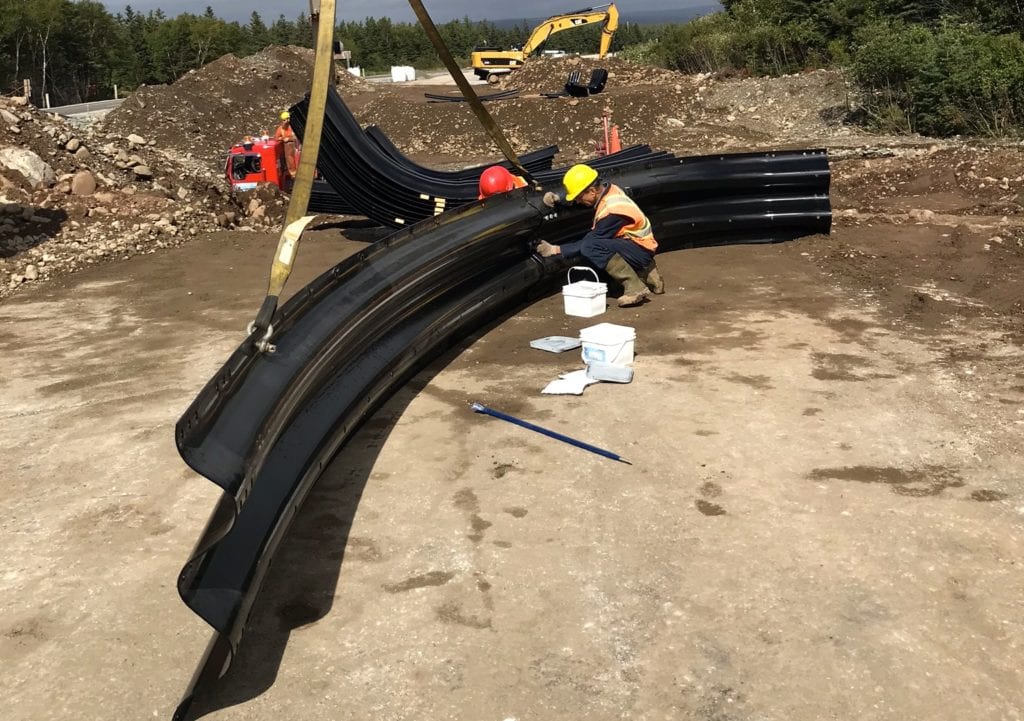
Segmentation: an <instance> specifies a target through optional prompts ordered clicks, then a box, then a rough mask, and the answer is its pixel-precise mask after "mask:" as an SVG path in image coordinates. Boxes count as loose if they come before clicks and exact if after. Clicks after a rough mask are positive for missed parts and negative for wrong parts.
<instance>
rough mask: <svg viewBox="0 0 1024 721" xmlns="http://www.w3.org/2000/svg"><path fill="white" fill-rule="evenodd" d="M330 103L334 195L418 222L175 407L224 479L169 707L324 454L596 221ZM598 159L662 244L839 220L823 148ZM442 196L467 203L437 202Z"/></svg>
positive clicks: (192, 569)
mask: <svg viewBox="0 0 1024 721" xmlns="http://www.w3.org/2000/svg"><path fill="white" fill-rule="evenodd" d="M329 108H330V110H329V123H328V126H329V128H327V129H325V134H324V139H325V146H324V148H323V149H322V151H321V152H322V156H321V157H322V159H324V161H325V162H323V163H321V164H320V168H321V171H322V172H323V175H324V176H325V178H326V179H327V181H328V182H330V183H331V185H332V186H333V187H334V189H335V190H336V191H337V192H338V195H339V196H341V197H343V198H344V199H345V201H346V202H351V203H352V206H353V207H357V208H359V209H360V211H361V212H364V213H365V214H366V215H368V216H370V217H373V218H380V219H391V220H392V222H393V221H394V219H395V218H401V219H403V220H406V219H413V218H417V217H419V218H426V220H424V221H423V222H420V223H418V224H416V225H413V226H412V227H409V228H405V229H402V230H399V231H398V232H396V233H394V234H393V235H391V236H389V237H387V238H385V239H383V240H381V241H378V242H376V243H373V244H371V245H369V246H367V247H366V248H365V249H364V250H362V251H360V252H359V253H357V254H355V255H354V256H351V257H349V258H346V259H345V260H343V261H342V262H341V263H339V264H338V265H337V266H335V267H334V268H332V269H331V270H329V271H327V272H325V273H324V274H323V275H321V276H320V277H319V278H317V279H316V280H315V281H313V282H312V283H310V284H309V285H308V286H307V287H306V288H304V289H303V290H301V291H299V292H297V293H296V294H295V295H294V296H292V298H291V299H290V300H289V301H288V302H287V303H286V304H285V305H284V306H283V307H282V308H281V309H280V310H279V311H278V313H277V314H276V316H275V318H274V321H273V329H274V331H273V337H272V338H271V342H272V343H273V345H274V346H275V347H276V350H275V351H274V352H273V353H266V352H263V351H261V350H259V348H258V346H257V341H259V340H260V338H258V337H257V334H255V333H254V334H253V335H251V336H250V337H249V338H247V339H246V340H245V341H244V342H243V343H242V345H241V346H240V347H239V348H238V349H237V350H236V351H235V352H234V354H233V355H232V356H231V357H230V358H229V359H228V360H227V362H226V363H225V364H224V366H223V368H221V370H220V371H219V372H218V373H217V374H216V375H215V376H214V377H213V378H212V379H211V380H210V381H209V383H208V384H207V385H206V387H205V388H203V390H202V391H201V392H200V393H199V395H198V396H197V398H196V399H195V401H193V403H192V405H191V406H190V407H189V408H188V410H187V411H186V412H185V414H184V415H183V416H182V417H181V419H180V420H179V421H178V424H177V427H176V441H177V446H178V450H179V453H180V454H181V456H182V458H183V459H184V460H185V461H186V462H187V463H188V464H189V465H190V466H191V467H192V468H193V469H195V470H196V471H197V472H198V473H200V474H202V475H203V476H205V477H206V478H208V479H210V480H211V481H213V482H214V483H215V484H217V485H218V486H219V487H220V488H221V489H222V490H223V492H224V495H223V497H222V499H221V501H220V503H219V504H218V506H217V507H216V508H215V509H214V512H213V514H212V516H211V518H210V521H209V523H208V525H207V527H206V530H205V531H204V532H203V535H202V536H201V538H200V539H199V541H198V543H197V545H196V547H195V550H194V551H193V553H192V556H191V558H190V559H189V561H188V563H187V564H186V565H185V567H184V569H183V570H182V572H181V574H180V576H179V578H178V590H179V593H180V594H181V597H182V599H183V600H184V601H185V603H186V604H187V605H188V606H189V607H190V608H191V609H192V610H193V611H195V612H196V613H197V614H199V615H200V616H201V617H202V618H203V619H204V620H206V621H207V622H208V623H209V624H210V625H211V626H212V628H213V630H214V634H213V638H212V640H211V642H210V645H209V647H208V648H207V652H206V654H205V656H204V657H203V660H202V661H201V662H200V664H199V668H198V670H197V671H196V673H195V675H194V676H193V678H192V681H191V683H190V684H189V687H188V690H187V692H186V695H185V698H184V699H183V701H182V703H181V705H180V706H179V707H178V709H177V711H176V714H175V717H176V718H179V719H183V718H185V717H186V715H187V714H188V709H189V706H190V703H191V701H192V698H193V695H194V693H196V692H197V691H199V690H200V689H202V688H203V687H205V686H207V685H208V684H210V683H212V682H213V681H215V680H216V679H217V678H218V677H219V675H220V674H221V673H223V671H224V670H225V669H226V668H227V666H228V665H229V664H230V662H231V659H232V658H233V656H234V654H235V650H236V648H237V646H238V643H239V642H240V640H241V638H242V634H243V630H244V628H245V624H246V621H247V619H248V617H249V613H250V610H251V609H252V607H253V601H254V599H255V598H256V595H257V594H258V592H259V590H260V587H261V585H262V584H263V581H264V578H265V576H266V573H267V569H268V567H269V564H270V561H271V559H272V557H273V555H274V553H275V551H276V550H277V547H278V545H279V544H280V542H281V539H282V538H283V536H284V534H285V532H286V531H287V529H288V526H289V524H290V523H291V521H292V519H293V517H294V516H295V514H296V513H297V511H298V509H299V508H300V506H301V504H302V501H303V499H304V498H305V497H306V495H307V494H308V492H309V490H310V488H311V487H312V486H313V484H314V483H315V482H316V480H317V478H318V477H319V476H320V473H321V471H322V469H324V468H325V467H326V466H327V463H328V461H329V460H330V459H331V457H332V456H333V455H334V454H335V453H336V452H337V451H338V449H339V448H341V447H342V446H343V444H344V443H345V442H346V441H347V440H348V439H349V438H350V437H351V436H352V434H353V433H354V432H355V430H356V429H357V428H358V426H359V424H360V423H362V422H363V421H365V420H366V419H367V418H368V417H369V416H370V414H371V413H372V412H373V411H374V410H375V409H376V408H377V407H378V406H379V405H380V404H381V403H383V402H384V401H385V400H386V399H387V398H388V397H389V396H390V395H391V394H392V393H393V392H394V391H395V390H397V389H398V388H399V387H401V385H402V384H404V383H405V382H406V381H407V380H408V379H409V378H410V377H411V376H412V375H413V374H414V373H415V372H416V371H417V370H419V369H420V368H422V367H423V366H424V364H426V363H427V362H428V361H430V360H431V359H432V358H434V357H435V356H436V355H438V354H439V353H441V352H443V351H445V350H447V349H449V348H451V347H452V344H454V343H456V342H458V341H459V340H460V339H462V338H464V337H466V336H467V335H468V334H470V333H472V332H474V331H476V330H477V329H478V328H480V327H481V326H482V325H484V324H486V323H489V322H492V321H493V320H494V319H495V318H497V317H500V315H501V314H502V313H507V312H509V311H510V310H513V309H515V308H516V307H519V306H521V305H522V304H524V303H526V302H528V301H529V300H530V299H531V298H533V297H536V295H537V294H541V293H544V292H547V291H548V290H549V289H551V288H552V287H553V284H557V283H558V282H559V277H560V275H561V270H562V268H563V267H564V261H558V262H556V261H553V260H551V259H547V260H543V259H541V258H539V257H538V256H537V255H535V254H533V247H534V244H535V242H536V241H537V240H538V239H540V238H544V239H547V240H549V241H551V242H553V243H556V244H560V243H562V242H566V241H569V240H573V239H576V238H579V237H580V236H581V235H582V234H583V233H585V232H586V231H587V229H588V228H589V227H590V223H591V212H590V211H589V210H587V209H585V208H579V207H557V208H549V207H548V206H546V205H544V204H543V203H542V202H541V198H542V194H541V193H540V192H537V191H534V190H531V189H522V190H517V191H513V192H510V193H506V194H504V195H501V196H496V197H493V198H490V199H488V200H486V201H484V202H475V201H466V200H465V199H466V196H467V195H468V194H469V193H470V192H471V193H472V194H473V196H474V197H475V182H471V181H473V178H471V177H470V178H468V179H466V178H463V179H462V180H458V179H457V178H456V176H457V174H445V173H437V172H436V171H427V170H425V169H423V168H419V167H418V166H415V165H414V164H412V163H411V162H409V161H408V160H407V159H402V158H400V157H398V155H400V154H396V153H391V154H389V153H387V152H382V150H381V147H382V146H381V145H379V144H377V143H374V142H372V140H369V139H368V137H367V134H365V133H364V132H363V131H362V130H361V129H360V128H359V126H358V125H357V124H356V123H355V121H354V120H351V122H350V121H349V119H350V118H351V116H350V114H348V113H347V111H346V110H345V109H344V106H343V104H342V103H341V101H340V98H338V97H337V96H336V95H333V94H332V96H331V102H330V105H329ZM298 114H300V113H298V112H293V118H294V117H295V115H298ZM601 172H602V174H603V176H604V177H605V178H606V179H607V180H609V181H611V182H614V183H616V184H618V185H619V186H621V187H622V188H623V189H624V190H626V192H628V193H629V194H630V195H631V196H632V197H633V198H634V199H636V201H637V202H638V203H639V205H640V206H641V207H642V208H643V209H644V210H645V211H646V213H647V214H648V215H649V216H650V218H651V220H652V222H653V224H654V229H655V233H656V235H657V237H658V240H659V243H660V248H659V252H661V251H663V250H674V249H678V248H683V247H688V246H694V245H708V244H721V243H753V242H773V241H781V240H788V239H792V238H796V237H799V236H802V235H809V234H813V233H826V232H828V230H829V227H830V223H831V209H830V204H829V197H828V190H829V167H828V159H827V157H826V155H825V152H824V151H820V150H808V151H787V152H778V153H746V154H739V155H720V156H713V157H700V158H675V157H672V156H669V155H666V154H652V153H650V152H649V151H646V150H645V151H644V152H643V153H641V154H639V155H637V156H633V157H632V160H624V161H622V162H618V163H614V162H613V167H604V168H602V171H601ZM541 174H542V173H538V175H541ZM557 176H558V174H557V173H552V174H551V175H550V176H545V177H548V178H550V179H551V180H550V181H549V182H554V180H555V179H557ZM469 188H472V190H471V191H470V190H469ZM421 195H423V196H426V198H425V199H424V198H422V197H420V196H421ZM436 199H443V200H445V205H446V206H450V205H453V204H455V202H456V201H465V202H464V203H463V207H461V208H458V209H456V210H451V211H448V212H444V213H442V214H440V215H438V216H437V217H434V204H435V201H436ZM406 222H408V220H406ZM656 302H658V303H672V302H674V298H673V296H672V295H671V293H669V294H667V295H664V296H659V297H658V299H657V301H656ZM264 347H265V346H264ZM466 412H467V413H469V412H470V411H469V409H468V408H467V410H466ZM438 443H444V438H443V437H439V438H438ZM410 492H411V493H414V492H415V487H414V486H410ZM431 542H433V543H437V542H440V541H439V540H437V539H434V540H433V541H431Z"/></svg>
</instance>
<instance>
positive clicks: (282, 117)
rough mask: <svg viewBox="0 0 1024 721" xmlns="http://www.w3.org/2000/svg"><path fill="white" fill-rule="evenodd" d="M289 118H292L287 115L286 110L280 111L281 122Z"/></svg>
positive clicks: (290, 115) (289, 114)
mask: <svg viewBox="0 0 1024 721" xmlns="http://www.w3.org/2000/svg"><path fill="white" fill-rule="evenodd" d="M291 117H292V114H291V113H289V112H288V111H287V110H283V111H281V120H288V119H290V118H291Z"/></svg>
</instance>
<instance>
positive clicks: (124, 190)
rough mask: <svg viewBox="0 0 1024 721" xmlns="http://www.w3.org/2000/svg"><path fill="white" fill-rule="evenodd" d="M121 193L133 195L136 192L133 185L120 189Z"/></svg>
mask: <svg viewBox="0 0 1024 721" xmlns="http://www.w3.org/2000/svg"><path fill="white" fill-rule="evenodd" d="M121 192H122V193H124V194H125V195H135V193H136V192H137V191H136V190H135V186H134V185H126V186H124V187H123V188H121Z"/></svg>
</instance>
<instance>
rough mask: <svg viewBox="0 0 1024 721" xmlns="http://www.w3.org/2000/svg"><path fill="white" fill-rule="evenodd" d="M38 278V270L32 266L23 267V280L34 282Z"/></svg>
mask: <svg viewBox="0 0 1024 721" xmlns="http://www.w3.org/2000/svg"><path fill="white" fill-rule="evenodd" d="M37 278H39V268H37V267H35V266H34V265H31V264H29V265H26V266H25V280H36V279H37Z"/></svg>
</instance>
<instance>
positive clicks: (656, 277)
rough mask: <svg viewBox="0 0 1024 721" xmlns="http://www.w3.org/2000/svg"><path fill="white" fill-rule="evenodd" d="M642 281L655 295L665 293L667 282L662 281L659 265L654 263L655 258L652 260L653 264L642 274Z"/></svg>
mask: <svg viewBox="0 0 1024 721" xmlns="http://www.w3.org/2000/svg"><path fill="white" fill-rule="evenodd" d="M640 280H642V281H643V282H644V285H646V286H647V287H648V288H650V289H651V292H652V293H654V294H655V295H661V294H662V293H664V292H665V281H663V280H662V279H661V273H659V272H658V264H657V263H655V262H654V258H651V264H650V265H649V266H647V267H646V268H644V269H643V270H642V271H641V272H640Z"/></svg>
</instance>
